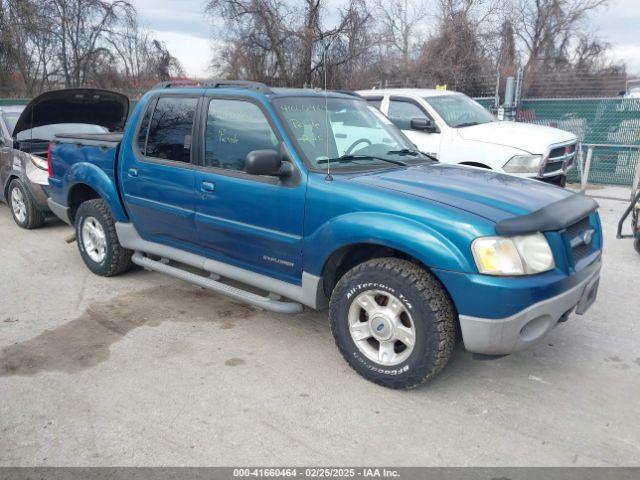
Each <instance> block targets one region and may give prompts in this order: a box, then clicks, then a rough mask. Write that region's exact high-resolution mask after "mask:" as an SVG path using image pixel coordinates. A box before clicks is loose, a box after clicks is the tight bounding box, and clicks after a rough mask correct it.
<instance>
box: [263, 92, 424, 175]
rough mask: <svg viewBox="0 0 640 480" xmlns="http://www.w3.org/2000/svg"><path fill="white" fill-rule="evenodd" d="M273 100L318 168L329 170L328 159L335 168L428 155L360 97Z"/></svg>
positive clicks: (419, 158)
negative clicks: (416, 149) (418, 150)
mask: <svg viewBox="0 0 640 480" xmlns="http://www.w3.org/2000/svg"><path fill="white" fill-rule="evenodd" d="M325 101H326V104H325ZM273 104H274V106H275V108H276V111H277V112H278V114H279V115H280V118H281V119H282V120H283V122H284V123H285V124H286V125H287V128H288V130H289V132H290V134H291V136H292V137H293V138H294V139H295V142H296V144H297V146H298V149H299V150H300V152H301V153H302V154H303V155H304V157H305V158H306V160H307V162H308V163H309V164H310V165H311V166H312V167H314V168H317V169H326V168H327V163H331V169H332V170H334V169H344V168H353V167H362V166H364V167H372V166H374V167H379V166H387V167H388V166H394V165H404V164H409V163H413V164H414V163H416V162H424V161H425V160H426V159H427V157H426V156H424V155H422V154H421V153H419V152H417V151H415V148H416V147H415V145H413V144H412V143H411V142H410V141H409V140H408V139H407V138H406V137H405V136H404V135H403V134H402V133H401V132H400V131H399V130H398V129H397V128H396V127H395V126H394V125H393V124H392V123H391V121H390V120H389V119H388V118H387V117H385V116H384V115H382V114H381V113H380V112H378V111H377V110H376V109H375V108H374V107H370V106H369V105H367V103H366V102H364V101H362V100H359V99H350V98H335V97H334V98H331V97H330V98H327V99H326V100H325V98H324V97H281V98H275V99H274V100H273ZM325 105H326V109H325ZM327 120H328V122H327Z"/></svg>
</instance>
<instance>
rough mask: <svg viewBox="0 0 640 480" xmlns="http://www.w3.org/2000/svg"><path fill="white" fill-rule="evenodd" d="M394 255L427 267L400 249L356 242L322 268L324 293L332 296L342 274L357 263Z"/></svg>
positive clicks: (331, 258) (335, 254)
mask: <svg viewBox="0 0 640 480" xmlns="http://www.w3.org/2000/svg"><path fill="white" fill-rule="evenodd" d="M380 257H394V258H402V259H405V260H409V261H411V262H414V263H416V264H418V265H420V266H422V267H424V268H427V267H426V266H425V265H424V264H423V263H422V262H421V261H420V260H418V259H417V258H415V257H412V256H411V255H408V254H406V253H404V252H402V251H400V250H396V249H394V248H389V247H385V246H383V245H377V244H372V243H355V244H352V245H347V246H345V247H342V248H340V249H338V250H336V251H335V252H333V253H332V254H331V256H329V259H328V260H327V261H326V263H325V265H324V268H323V270H322V285H323V288H324V293H325V295H326V296H327V297H328V298H331V292H332V291H333V289H334V288H335V286H336V285H337V283H338V282H339V281H340V279H341V278H342V276H343V275H344V274H345V273H347V272H348V271H349V270H351V269H352V268H353V267H355V266H356V265H359V264H360V263H363V262H366V261H368V260H371V259H373V258H380Z"/></svg>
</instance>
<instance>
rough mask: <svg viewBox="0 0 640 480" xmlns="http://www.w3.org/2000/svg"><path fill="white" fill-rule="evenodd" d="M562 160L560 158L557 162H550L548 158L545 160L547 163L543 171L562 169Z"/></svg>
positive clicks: (549, 171)
mask: <svg viewBox="0 0 640 480" xmlns="http://www.w3.org/2000/svg"><path fill="white" fill-rule="evenodd" d="M563 165H564V162H563V161H562V160H560V161H557V162H552V161H551V160H550V159H549V160H547V164H546V165H545V166H544V173H551V172H555V171H557V170H562V167H563Z"/></svg>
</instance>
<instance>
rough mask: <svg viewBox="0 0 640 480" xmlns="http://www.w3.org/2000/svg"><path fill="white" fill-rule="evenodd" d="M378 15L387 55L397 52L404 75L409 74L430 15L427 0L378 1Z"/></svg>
mask: <svg viewBox="0 0 640 480" xmlns="http://www.w3.org/2000/svg"><path fill="white" fill-rule="evenodd" d="M375 5H376V15H377V18H378V22H379V23H380V26H381V29H382V38H381V40H382V42H383V46H384V47H387V48H385V50H386V51H387V53H389V51H391V52H394V51H395V52H397V53H399V54H400V57H401V66H402V70H403V71H404V73H405V74H406V73H408V71H409V67H410V60H411V57H412V54H413V53H414V50H415V46H416V45H417V44H418V43H419V40H420V32H421V30H422V29H421V26H422V25H421V24H423V23H424V22H425V20H426V19H427V17H428V15H429V13H430V12H429V6H428V5H427V2H426V1H425V0H391V1H386V0H376V3H375Z"/></svg>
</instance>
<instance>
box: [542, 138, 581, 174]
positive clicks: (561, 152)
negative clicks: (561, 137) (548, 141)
mask: <svg viewBox="0 0 640 480" xmlns="http://www.w3.org/2000/svg"><path fill="white" fill-rule="evenodd" d="M577 148H578V146H577V144H576V143H572V144H570V145H563V146H562V147H556V148H553V149H552V150H551V151H550V152H549V156H548V157H547V162H546V163H545V166H544V169H543V170H542V173H544V174H546V173H554V172H560V171H562V170H563V169H564V168H567V167H569V165H571V163H572V162H573V159H574V157H575V155H576V150H577Z"/></svg>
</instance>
